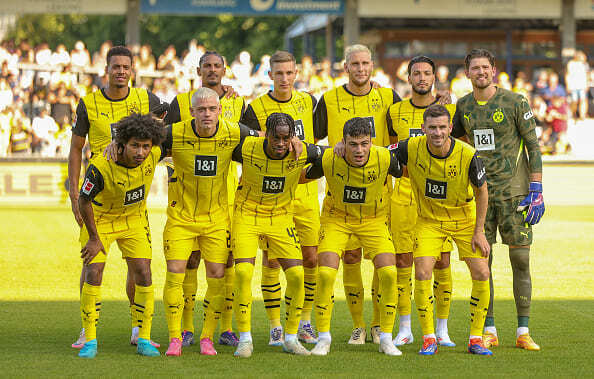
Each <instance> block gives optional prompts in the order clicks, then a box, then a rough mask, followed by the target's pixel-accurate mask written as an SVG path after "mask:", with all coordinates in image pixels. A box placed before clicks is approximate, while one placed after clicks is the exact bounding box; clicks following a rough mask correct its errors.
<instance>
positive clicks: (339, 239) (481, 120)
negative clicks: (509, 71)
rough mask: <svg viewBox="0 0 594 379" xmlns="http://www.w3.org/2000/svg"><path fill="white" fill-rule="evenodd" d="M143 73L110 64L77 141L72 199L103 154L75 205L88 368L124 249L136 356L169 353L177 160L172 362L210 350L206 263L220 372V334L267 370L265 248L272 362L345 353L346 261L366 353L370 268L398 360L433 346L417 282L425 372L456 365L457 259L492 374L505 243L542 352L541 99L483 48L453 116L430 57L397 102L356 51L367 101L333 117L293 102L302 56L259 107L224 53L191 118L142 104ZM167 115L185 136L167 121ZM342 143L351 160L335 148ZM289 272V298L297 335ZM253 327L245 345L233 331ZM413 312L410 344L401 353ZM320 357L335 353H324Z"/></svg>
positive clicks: (117, 61)
mask: <svg viewBox="0 0 594 379" xmlns="http://www.w3.org/2000/svg"><path fill="white" fill-rule="evenodd" d="M131 67H132V56H131V54H130V52H129V51H128V50H127V49H126V48H124V47H114V48H112V49H111V50H110V52H109V53H108V56H107V68H106V70H107V73H108V76H109V85H108V87H107V88H105V89H102V90H101V91H96V92H93V93H91V94H89V95H87V96H85V97H84V98H82V99H81V101H80V102H79V105H78V108H77V122H76V124H75V126H74V127H73V137H72V144H71V149H70V155H69V179H70V181H71V183H78V177H79V175H80V166H81V160H82V158H81V157H82V153H81V151H82V147H83V146H84V144H85V141H86V139H87V138H88V140H89V144H90V148H91V151H92V153H93V156H92V158H91V160H90V164H89V167H88V168H87V171H86V174H85V177H84V182H83V183H82V186H81V187H80V192H79V191H78V188H79V187H78V185H72V186H71V192H70V197H71V200H72V208H73V213H74V215H75V218H76V220H77V222H78V223H79V225H80V226H81V237H80V242H81V244H82V250H81V252H82V258H83V261H84V265H83V270H82V273H81V316H82V321H83V330H82V332H81V336H80V338H79V340H78V341H76V343H75V344H73V347H77V348H80V349H81V350H80V352H79V356H81V357H94V356H95V355H96V354H97V338H96V323H97V321H98V315H99V310H100V307H101V301H100V286H101V278H102V273H103V269H104V266H105V258H106V252H105V251H106V250H105V249H106V248H107V249H109V246H110V245H111V244H112V243H113V242H114V241H116V242H117V243H118V246H119V248H120V250H121V251H122V255H123V257H124V258H126V261H127V264H128V269H129V274H128V283H127V286H128V291H127V292H128V293H129V298H130V304H131V314H132V326H133V332H132V337H131V342H132V343H133V344H137V345H138V347H137V351H138V353H139V354H141V355H147V356H156V355H160V353H159V351H158V349H157V347H158V344H156V343H155V342H153V341H151V340H150V329H151V322H152V314H153V308H154V294H153V287H152V280H151V271H150V262H151V258H152V250H151V238H150V228H149V225H148V221H147V212H146V206H145V201H146V194H147V193H148V191H149V189H150V185H151V182H152V178H153V175H154V172H155V166H156V164H157V163H158V162H159V161H160V160H161V159H169V158H165V157H170V159H171V161H172V163H173V164H172V165H171V164H170V166H171V167H170V168H169V170H170V178H169V195H168V196H169V200H168V207H167V223H166V226H165V230H164V232H163V241H164V246H163V248H164V254H165V258H166V261H167V273H166V281H165V288H164V291H163V301H164V305H165V312H166V319H167V324H168V329H169V339H170V340H169V347H168V349H167V352H166V355H168V356H179V355H181V351H182V346H188V345H190V344H193V343H194V325H193V319H192V316H193V315H192V313H193V308H194V302H195V294H196V287H197V284H196V283H197V279H196V269H197V267H198V261H199V259H200V258H202V259H203V260H204V261H205V267H206V281H207V284H208V288H207V292H206V295H205V299H204V307H205V321H204V325H203V328H202V333H201V335H200V339H199V340H200V351H201V354H205V355H215V354H216V350H215V348H214V343H213V340H214V332H215V329H216V328H217V325H218V323H219V321H220V322H221V329H220V330H221V331H222V333H221V335H220V339H219V343H220V344H229V345H233V346H236V351H235V355H236V356H239V357H249V356H251V355H252V352H253V344H252V336H251V332H250V331H251V303H252V293H251V282H252V276H253V270H254V264H255V257H256V252H257V249H258V247H260V248H261V249H262V250H263V251H264V259H263V267H262V283H261V287H262V294H263V298H264V304H265V307H266V312H267V316H268V318H269V321H270V327H271V329H270V344H271V345H277V346H282V347H283V350H284V351H286V352H288V353H292V354H297V355H310V354H314V355H326V354H328V353H329V351H330V346H331V335H330V321H331V314H332V305H333V288H334V282H335V279H336V273H337V269H338V267H339V263H340V260H341V259H342V260H343V263H344V265H343V266H344V287H345V295H346V296H347V303H348V305H349V310H350V313H351V316H352V318H353V332H352V335H351V339H350V340H349V343H352V344H360V343H365V339H366V328H365V322H364V321H363V317H362V314H363V309H362V307H363V296H362V295H363V285H362V280H361V272H360V262H361V258H362V257H365V258H368V259H370V260H371V261H372V262H373V264H374V267H375V272H374V281H373V288H372V296H373V298H374V301H373V303H374V320H373V321H372V323H371V326H372V328H371V334H372V337H373V340H374V342H376V343H378V344H379V350H380V352H383V353H385V354H387V355H391V356H397V355H401V352H400V350H399V349H398V347H397V346H401V345H403V344H407V343H412V342H413V336H412V332H411V294H412V278H411V274H412V265H413V263H414V265H415V286H414V299H415V305H416V307H417V311H418V315H419V321H420V324H421V328H422V331H423V343H422V347H421V349H420V351H419V353H420V354H423V355H432V354H435V353H437V350H438V345H441V346H454V343H453V342H452V341H451V339H450V338H449V335H448V329H447V319H448V315H449V305H450V300H451V299H450V297H451V291H452V282H451V269H450V267H449V261H450V251H451V250H452V241H453V242H456V245H457V247H458V253H459V258H460V259H461V260H464V261H465V262H466V264H467V266H468V268H469V271H470V274H471V277H472V292H471V299H470V337H469V344H468V351H469V352H470V353H473V354H479V355H491V354H492V352H491V350H489V347H491V346H497V345H498V338H497V330H496V329H495V325H494V318H493V310H492V299H493V291H492V277H491V275H490V266H491V262H492V256H491V254H490V251H491V247H492V244H493V243H495V242H496V235H497V231H498V230H499V234H500V235H501V239H502V242H503V243H504V244H507V245H509V250H510V261H511V264H512V269H513V272H514V297H515V298H516V306H517V310H518V329H517V337H518V338H517V340H516V346H518V347H521V348H523V349H526V350H539V349H540V347H539V346H538V345H537V344H536V343H534V341H533V340H532V338H531V337H530V334H529V332H528V320H529V312H530V296H531V281H530V272H529V269H528V267H529V264H528V262H529V249H530V244H531V242H532V230H531V225H532V224H535V223H537V222H538V221H539V220H540V218H541V216H542V214H543V213H544V203H543V199H542V184H541V182H542V174H541V172H542V164H541V159H540V151H539V149H538V142H537V139H536V134H535V131H534V128H535V123H534V118H533V115H532V112H531V110H530V107H529V105H528V103H527V101H526V99H525V98H523V97H522V96H521V95H517V94H514V93H512V92H510V91H507V90H504V89H501V88H497V87H496V86H494V85H493V82H492V79H493V75H494V74H495V69H494V57H493V55H492V54H491V53H490V52H488V51H487V50H482V49H476V50H473V51H471V52H470V53H469V55H468V56H467V57H466V59H465V67H466V74H467V76H468V77H469V78H470V80H471V81H472V83H473V89H474V90H473V92H472V93H471V94H469V95H468V96H466V97H464V98H462V99H460V100H459V101H458V103H457V104H456V105H451V104H445V105H442V104H440V102H441V103H447V102H448V98H449V97H448V96H447V94H440V95H441V96H440V98H439V99H437V98H436V96H435V95H434V94H433V93H432V86H433V82H434V79H435V75H434V71H435V64H434V63H433V61H432V60H431V59H430V58H428V57H424V56H419V57H415V58H413V59H412V60H411V62H410V64H409V67H408V72H409V83H410V84H411V87H412V93H413V96H412V98H411V99H408V100H401V99H400V98H399V97H398V95H397V94H396V93H395V92H394V91H393V90H391V89H387V88H377V86H376V85H374V83H373V82H371V81H370V75H371V71H372V69H373V61H372V57H371V52H370V51H369V50H368V49H367V48H366V47H365V46H362V45H354V46H350V47H348V48H347V49H346V51H345V70H346V71H347V72H348V73H349V82H348V83H347V84H345V85H344V86H342V87H338V88H335V89H333V90H330V91H328V92H327V93H325V94H324V95H323V96H322V98H321V99H320V101H319V102H317V104H316V101H315V98H313V97H312V96H311V95H309V94H307V93H303V92H298V91H295V90H294V89H293V84H294V81H295V77H296V74H297V72H296V65H295V59H294V57H293V56H292V55H291V54H290V53H288V52H283V51H279V52H276V53H275V54H274V55H272V57H271V71H270V73H269V75H270V77H271V79H272V80H273V81H274V89H273V90H272V91H270V92H269V93H268V94H266V95H263V96H261V97H259V98H257V99H255V100H254V101H252V102H251V103H250V104H249V105H248V106H246V105H245V102H244V101H243V99H241V98H240V97H237V96H233V90H232V88H229V87H225V86H222V85H221V78H222V77H223V75H224V70H225V68H224V67H225V66H224V62H223V59H222V57H221V56H220V55H218V54H217V53H216V52H207V53H206V54H204V55H203V57H202V58H201V59H200V62H199V64H198V68H197V73H198V75H200V76H201V77H202V79H203V80H202V81H203V85H204V87H202V88H200V89H198V90H196V91H191V92H190V93H184V94H180V95H178V96H177V98H176V99H175V100H174V101H173V102H172V103H171V105H168V104H163V103H161V102H160V101H158V100H156V99H155V96H154V95H152V94H151V93H150V92H147V91H145V90H141V89H136V88H129V87H128V80H129V77H130V70H131ZM163 114H166V115H165V124H167V126H166V127H163V123H162V122H161V121H160V120H159V119H158V118H157V117H155V115H161V116H162V115H163ZM454 137H456V138H454ZM323 138H328V144H329V145H330V146H333V148H327V147H324V146H319V145H316V144H315V143H316V142H317V141H318V140H320V139H323ZM388 145H389V146H388ZM382 146H388V147H387V148H385V147H382ZM106 148H107V149H106ZM104 149H105V152H106V153H105V154H104ZM104 155H105V156H104ZM236 164H241V168H242V176H241V179H240V180H238V178H237V169H236V166H235V165H236ZM322 176H324V177H325V179H326V182H327V193H326V196H325V199H324V203H323V206H322V210H321V212H320V209H319V203H318V188H317V181H316V179H318V178H320V177H322ZM392 177H395V178H397V179H396V182H395V185H394V187H393V188H392V186H391V184H392V179H391V178H392ZM238 182H239V183H238ZM279 267H280V268H282V269H283V270H284V273H285V277H286V281H287V288H286V291H285V304H286V317H285V320H286V322H285V325H284V328H283V327H282V326H281V322H280V302H281V296H280V293H281V288H280V282H279V272H280V268H279ZM433 279H434V282H435V283H433ZM490 281H491V283H490ZM490 284H491V285H490ZM432 285H433V289H432ZM490 287H491V288H490ZM434 300H435V303H436V318H437V325H436V327H435V326H434V320H433V318H434V316H433V313H434V310H433V303H434ZM313 310H315V313H316V328H317V330H318V335H317V336H316V334H315V332H314V330H313V327H312V324H311V313H312V311H313ZM233 312H234V315H235V318H236V323H237V327H238V332H239V338H237V336H236V334H235V333H233V331H232V313H233ZM396 313H398V314H399V318H400V325H399V330H398V334H397V336H396V338H395V339H392V337H393V336H392V330H393V326H394V322H395V316H396ZM300 341H301V342H306V343H315V347H314V348H313V349H312V350H311V351H309V350H307V349H306V348H305V347H304V346H303V345H302V344H301V343H300Z"/></svg>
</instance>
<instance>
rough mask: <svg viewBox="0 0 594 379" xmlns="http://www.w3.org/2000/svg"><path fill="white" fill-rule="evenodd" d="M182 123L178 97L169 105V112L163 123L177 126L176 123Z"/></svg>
mask: <svg viewBox="0 0 594 379" xmlns="http://www.w3.org/2000/svg"><path fill="white" fill-rule="evenodd" d="M180 121H181V112H180V110H179V102H178V101H177V97H176V98H175V99H173V101H172V102H171V104H169V111H168V112H167V115H166V116H165V119H164V120H163V122H164V123H165V125H169V124H175V123H176V122H180Z"/></svg>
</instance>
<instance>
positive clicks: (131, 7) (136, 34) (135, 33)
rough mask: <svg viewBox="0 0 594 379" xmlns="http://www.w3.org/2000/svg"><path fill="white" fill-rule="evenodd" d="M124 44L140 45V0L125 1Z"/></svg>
mask: <svg viewBox="0 0 594 379" xmlns="http://www.w3.org/2000/svg"><path fill="white" fill-rule="evenodd" d="M126 45H128V46H134V45H140V0H128V1H127V9H126Z"/></svg>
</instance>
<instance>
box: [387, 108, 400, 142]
mask: <svg viewBox="0 0 594 379" xmlns="http://www.w3.org/2000/svg"><path fill="white" fill-rule="evenodd" d="M390 108H392V107H391V106H390ZM390 108H388V113H387V114H386V124H387V125H388V135H389V136H390V137H398V133H396V131H395V130H394V125H393V124H392V117H390Z"/></svg>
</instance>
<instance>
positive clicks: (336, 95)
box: [314, 84, 400, 146]
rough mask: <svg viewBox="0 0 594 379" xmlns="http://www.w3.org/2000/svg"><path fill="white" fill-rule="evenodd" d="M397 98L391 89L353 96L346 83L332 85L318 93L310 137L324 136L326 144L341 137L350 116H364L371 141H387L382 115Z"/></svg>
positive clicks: (381, 144) (380, 143)
mask: <svg viewBox="0 0 594 379" xmlns="http://www.w3.org/2000/svg"><path fill="white" fill-rule="evenodd" d="M398 101H400V97H399V96H398V95H397V94H396V92H395V91H394V90H393V89H391V88H372V89H371V90H370V91H369V93H367V94H365V95H354V94H352V93H351V92H349V90H348V89H347V85H346V84H345V85H343V86H340V87H336V88H334V89H332V90H330V91H328V92H326V93H324V95H323V96H322V98H321V99H320V101H319V102H318V105H317V106H316V110H315V114H314V136H315V138H316V139H318V140H319V139H323V138H326V137H328V144H329V145H330V146H334V145H336V143H337V142H339V141H341V140H342V130H343V127H344V124H345V123H346V122H347V121H348V120H350V119H352V118H354V117H363V118H367V119H368V120H369V122H370V124H371V142H372V143H373V144H374V145H378V146H387V145H389V143H390V138H389V135H388V127H387V123H386V114H387V112H388V108H389V107H390V105H392V104H394V103H396V102H398Z"/></svg>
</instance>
